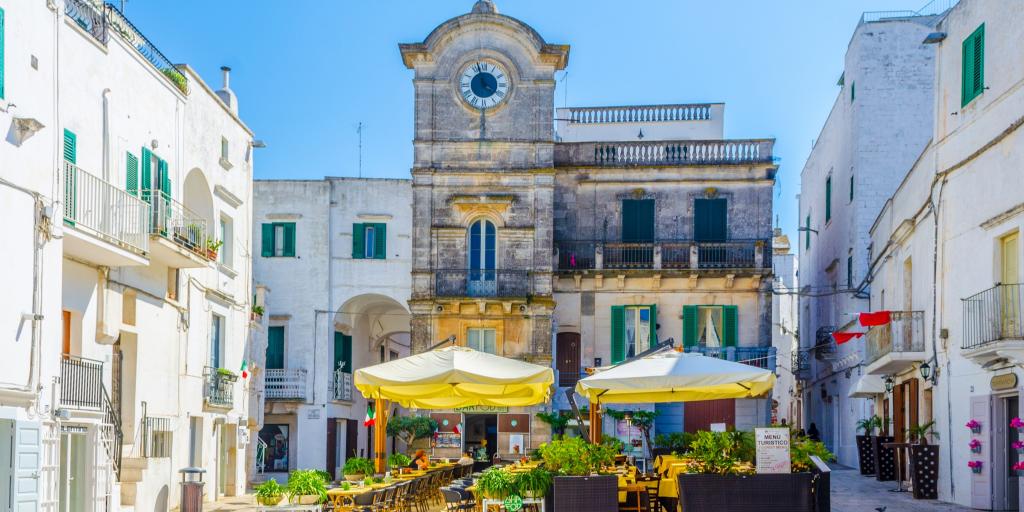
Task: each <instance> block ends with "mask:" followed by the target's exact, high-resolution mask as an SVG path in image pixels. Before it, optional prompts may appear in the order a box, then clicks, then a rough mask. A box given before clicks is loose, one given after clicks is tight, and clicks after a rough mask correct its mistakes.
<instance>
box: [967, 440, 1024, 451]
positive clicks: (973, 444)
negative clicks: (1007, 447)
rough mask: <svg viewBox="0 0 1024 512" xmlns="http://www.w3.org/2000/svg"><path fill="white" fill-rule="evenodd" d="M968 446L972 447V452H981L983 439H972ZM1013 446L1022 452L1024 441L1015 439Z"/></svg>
mask: <svg viewBox="0 0 1024 512" xmlns="http://www.w3.org/2000/svg"><path fill="white" fill-rule="evenodd" d="M1018 445H1019V446H1018ZM967 447H968V448H970V449H971V453H981V441H979V440H977V439H971V442H969V443H967ZM1013 448H1014V449H1015V450H1017V453H1020V451H1021V449H1022V448H1024V443H1022V442H1020V441H1014V442H1013Z"/></svg>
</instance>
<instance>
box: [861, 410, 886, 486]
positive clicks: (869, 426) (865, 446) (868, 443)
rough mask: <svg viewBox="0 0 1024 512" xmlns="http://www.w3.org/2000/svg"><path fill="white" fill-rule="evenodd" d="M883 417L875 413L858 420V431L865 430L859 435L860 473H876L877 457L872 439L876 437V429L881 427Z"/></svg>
mask: <svg viewBox="0 0 1024 512" xmlns="http://www.w3.org/2000/svg"><path fill="white" fill-rule="evenodd" d="M881 427H882V418H879V417H878V415H874V416H872V417H870V418H864V419H862V420H860V421H858V422H857V431H863V432H864V434H863V435H858V436H857V459H858V461H859V462H860V474H862V475H873V474H875V457H874V448H873V446H872V439H873V438H874V437H875V429H881Z"/></svg>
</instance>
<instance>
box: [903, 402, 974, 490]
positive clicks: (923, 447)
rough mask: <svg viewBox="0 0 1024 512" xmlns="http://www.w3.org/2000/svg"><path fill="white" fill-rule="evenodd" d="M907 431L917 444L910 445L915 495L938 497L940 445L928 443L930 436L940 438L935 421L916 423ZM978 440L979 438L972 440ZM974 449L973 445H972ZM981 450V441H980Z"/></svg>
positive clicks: (912, 481) (911, 478) (911, 473)
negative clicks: (922, 423)
mask: <svg viewBox="0 0 1024 512" xmlns="http://www.w3.org/2000/svg"><path fill="white" fill-rule="evenodd" d="M907 432H908V433H909V434H910V438H911V439H917V444H915V445H913V446H911V447H910V481H911V483H912V484H913V489H914V497H915V498H917V499H938V497H939V495H938V482H937V475H938V471H936V469H937V468H938V466H939V447H938V446H933V445H929V444H928V438H929V437H932V438H933V439H938V438H939V434H938V432H935V421H929V422H928V423H925V424H924V425H915V426H913V427H911V428H909V429H907ZM973 441H977V439H974V440H972V444H973ZM972 450H973V447H972ZM978 450H979V451H980V450H981V443H980V442H979V443H978Z"/></svg>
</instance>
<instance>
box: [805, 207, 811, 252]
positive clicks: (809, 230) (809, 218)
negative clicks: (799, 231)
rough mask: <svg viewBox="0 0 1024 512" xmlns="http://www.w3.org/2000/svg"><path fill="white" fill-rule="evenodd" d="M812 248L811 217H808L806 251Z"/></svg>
mask: <svg viewBox="0 0 1024 512" xmlns="http://www.w3.org/2000/svg"><path fill="white" fill-rule="evenodd" d="M810 248H811V216H810V214H808V215H807V219H805V220H804V249H810Z"/></svg>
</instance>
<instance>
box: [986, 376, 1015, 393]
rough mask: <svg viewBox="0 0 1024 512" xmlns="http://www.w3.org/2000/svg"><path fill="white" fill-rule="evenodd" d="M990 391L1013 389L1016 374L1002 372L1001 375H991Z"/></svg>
mask: <svg viewBox="0 0 1024 512" xmlns="http://www.w3.org/2000/svg"><path fill="white" fill-rule="evenodd" d="M990 384H991V385H992V391H1000V390H1003V389H1013V388H1015V387H1017V374H1016V373H1004V374H1002V375H993V376H992V382H991V383H990Z"/></svg>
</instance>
